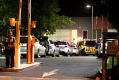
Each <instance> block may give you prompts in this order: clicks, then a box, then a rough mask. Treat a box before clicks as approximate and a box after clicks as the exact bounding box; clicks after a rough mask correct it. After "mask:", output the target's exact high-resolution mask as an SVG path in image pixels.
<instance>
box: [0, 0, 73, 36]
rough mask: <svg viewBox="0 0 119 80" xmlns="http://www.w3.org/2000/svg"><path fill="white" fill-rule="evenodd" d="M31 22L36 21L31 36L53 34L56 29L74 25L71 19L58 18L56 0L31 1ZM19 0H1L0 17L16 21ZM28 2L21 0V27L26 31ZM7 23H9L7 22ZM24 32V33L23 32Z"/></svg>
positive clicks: (58, 9) (65, 17)
mask: <svg viewBox="0 0 119 80" xmlns="http://www.w3.org/2000/svg"><path fill="white" fill-rule="evenodd" d="M31 1H32V3H31V15H32V18H31V19H32V20H36V21H37V27H36V29H33V32H34V31H35V32H36V33H33V34H37V35H38V34H40V33H42V34H43V33H46V32H48V33H49V34H53V33H54V32H55V30H56V28H57V27H60V26H63V25H66V24H74V22H73V21H72V20H71V18H69V17H67V16H59V15H58V12H59V11H60V8H59V5H58V0H31ZM18 5H19V0H1V3H0V12H1V13H0V16H7V17H8V18H9V17H14V18H16V19H18V10H19V6H18ZM27 8H28V0H22V22H21V23H22V27H24V28H25V29H27V24H28V20H27V19H28V18H27V14H28V12H27V11H28V10H27ZM1 19H3V17H1ZM7 23H9V21H7ZM25 32H26V31H25Z"/></svg>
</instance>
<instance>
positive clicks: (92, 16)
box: [92, 6, 93, 39]
mask: <svg viewBox="0 0 119 80" xmlns="http://www.w3.org/2000/svg"><path fill="white" fill-rule="evenodd" d="M92 39H93V6H92Z"/></svg>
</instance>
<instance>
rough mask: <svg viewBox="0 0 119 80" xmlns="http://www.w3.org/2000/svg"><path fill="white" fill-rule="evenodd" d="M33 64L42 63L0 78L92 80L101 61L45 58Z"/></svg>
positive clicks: (92, 58)
mask: <svg viewBox="0 0 119 80" xmlns="http://www.w3.org/2000/svg"><path fill="white" fill-rule="evenodd" d="M3 60H4V59H3ZM25 61H26V60H25V59H22V60H21V62H25ZM2 62H3V61H2ZM35 62H42V64H40V65H39V66H34V67H29V68H27V69H24V70H22V71H20V72H4V73H3V72H0V76H10V77H11V76H15V77H31V78H50V79H67V80H71V79H72V80H73V79H77V80H78V79H80V78H92V77H93V76H94V75H95V74H96V72H97V68H98V67H99V66H100V64H101V60H100V59H98V58H96V57H95V56H76V57H46V58H38V59H35ZM33 80H34V79H33ZM92 80H94V79H92Z"/></svg>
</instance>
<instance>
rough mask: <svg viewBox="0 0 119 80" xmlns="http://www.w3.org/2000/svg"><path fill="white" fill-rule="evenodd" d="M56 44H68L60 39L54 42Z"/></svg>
mask: <svg viewBox="0 0 119 80" xmlns="http://www.w3.org/2000/svg"><path fill="white" fill-rule="evenodd" d="M54 44H55V45H67V43H66V42H61V41H58V42H54Z"/></svg>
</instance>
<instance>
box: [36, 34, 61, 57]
mask: <svg viewBox="0 0 119 80" xmlns="http://www.w3.org/2000/svg"><path fill="white" fill-rule="evenodd" d="M38 39H39V40H40V42H41V44H42V45H44V46H45V47H46V54H47V55H50V56H52V57H54V56H59V49H58V48H57V47H56V46H55V45H54V42H53V41H52V40H49V39H48V37H47V36H39V38H38Z"/></svg>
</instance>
